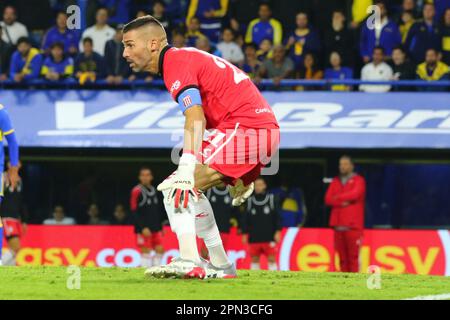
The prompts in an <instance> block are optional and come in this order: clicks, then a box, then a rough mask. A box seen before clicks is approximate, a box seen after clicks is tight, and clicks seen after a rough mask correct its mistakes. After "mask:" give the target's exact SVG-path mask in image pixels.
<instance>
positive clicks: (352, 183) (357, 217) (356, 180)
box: [325, 174, 366, 229]
mask: <svg viewBox="0 0 450 320" xmlns="http://www.w3.org/2000/svg"><path fill="white" fill-rule="evenodd" d="M365 198H366V181H365V180H364V178H363V177H362V176H360V175H358V174H355V175H353V176H352V177H351V178H350V179H349V180H348V181H347V183H345V184H342V182H341V179H340V178H339V177H335V178H334V179H333V181H332V182H331V184H330V186H329V187H328V190H327V193H326V195H325V204H326V205H327V206H329V207H331V216H330V222H329V224H330V227H336V226H340V227H341V226H342V227H350V228H352V229H363V228H364V207H365V203H366V199H365ZM346 203H348V204H347V205H346Z"/></svg>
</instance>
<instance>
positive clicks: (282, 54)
mask: <svg viewBox="0 0 450 320" xmlns="http://www.w3.org/2000/svg"><path fill="white" fill-rule="evenodd" d="M293 73H294V62H292V60H291V59H290V58H289V57H286V49H285V48H284V46H282V45H278V46H275V48H274V49H273V58H272V59H266V60H265V61H264V63H263V64H262V65H261V68H260V69H259V74H258V77H257V78H256V79H255V80H256V82H259V81H260V78H267V79H272V80H273V82H274V84H275V86H279V85H280V81H281V80H282V79H287V78H291V77H292V74H293Z"/></svg>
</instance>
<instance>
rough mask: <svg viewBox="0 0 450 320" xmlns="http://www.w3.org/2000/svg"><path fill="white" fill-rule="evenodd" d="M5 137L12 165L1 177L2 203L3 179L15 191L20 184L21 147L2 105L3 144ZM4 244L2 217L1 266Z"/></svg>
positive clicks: (0, 160) (0, 157)
mask: <svg viewBox="0 0 450 320" xmlns="http://www.w3.org/2000/svg"><path fill="white" fill-rule="evenodd" d="M3 137H5V138H6V140H7V141H8V149H9V159H10V162H11V165H10V166H9V168H8V174H7V175H1V180H2V181H0V203H1V202H2V200H3V186H4V182H3V179H4V178H7V179H8V181H9V186H10V187H11V188H12V189H13V190H14V189H15V188H16V186H17V183H18V182H19V180H20V178H19V145H18V143H17V139H16V134H15V133H14V128H13V126H12V124H11V120H10V119H9V115H8V113H7V112H6V110H5V109H4V107H3V106H2V105H1V104H0V141H1V142H2V143H3ZM3 150H4V149H3V148H0V170H1V171H0V172H3V163H4V162H5V159H4V158H5V155H4V151H3ZM2 242H3V223H2V219H1V217H0V265H1V264H2Z"/></svg>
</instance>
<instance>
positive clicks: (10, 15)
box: [0, 6, 28, 46]
mask: <svg viewBox="0 0 450 320" xmlns="http://www.w3.org/2000/svg"><path fill="white" fill-rule="evenodd" d="M0 25H1V26H2V28H3V34H2V40H3V41H5V42H6V43H8V44H10V45H13V46H16V45H18V43H17V42H18V40H19V39H20V38H22V37H28V30H27V27H25V25H23V24H22V23H20V22H18V21H17V13H16V9H15V8H14V7H12V6H7V7H5V9H4V10H3V21H1V22H0Z"/></svg>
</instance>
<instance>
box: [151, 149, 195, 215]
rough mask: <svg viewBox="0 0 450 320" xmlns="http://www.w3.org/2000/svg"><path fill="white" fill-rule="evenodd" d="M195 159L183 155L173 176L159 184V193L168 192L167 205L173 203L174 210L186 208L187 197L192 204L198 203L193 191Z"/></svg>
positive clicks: (188, 155) (188, 154)
mask: <svg viewBox="0 0 450 320" xmlns="http://www.w3.org/2000/svg"><path fill="white" fill-rule="evenodd" d="M196 163H197V159H196V157H195V156H194V155H193V154H190V153H183V155H182V156H181V158H180V163H179V164H178V169H177V171H176V172H175V174H174V175H173V176H172V177H170V178H169V179H166V180H164V181H163V182H161V183H160V184H159V185H158V187H157V189H158V190H159V191H164V190H168V189H169V190H170V191H169V193H168V195H167V200H166V201H167V203H168V204H170V203H171V202H172V201H175V202H174V206H175V208H176V209H178V208H180V207H182V208H185V209H186V208H187V207H188V203H189V195H191V196H192V199H193V200H194V202H197V201H198V193H197V190H196V189H195V181H194V172H195V165H196Z"/></svg>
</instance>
